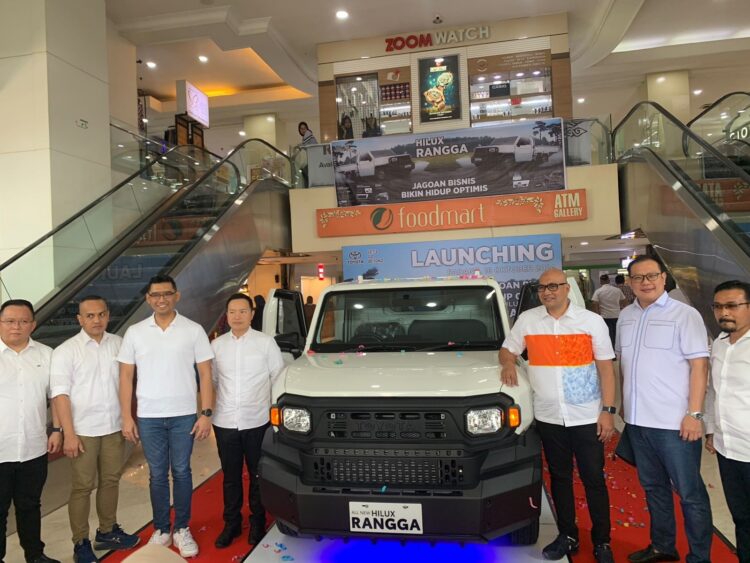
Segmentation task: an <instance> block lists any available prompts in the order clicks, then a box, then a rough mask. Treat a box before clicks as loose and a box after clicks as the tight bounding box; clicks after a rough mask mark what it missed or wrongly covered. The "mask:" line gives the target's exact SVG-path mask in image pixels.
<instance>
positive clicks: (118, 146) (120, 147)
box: [117, 145, 125, 149]
mask: <svg viewBox="0 0 750 563" xmlns="http://www.w3.org/2000/svg"><path fill="white" fill-rule="evenodd" d="M117 148H118V149H124V148H125V145H117Z"/></svg>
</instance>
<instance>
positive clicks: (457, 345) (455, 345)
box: [417, 340, 497, 352]
mask: <svg viewBox="0 0 750 563" xmlns="http://www.w3.org/2000/svg"><path fill="white" fill-rule="evenodd" d="M496 345H497V342H496V341H494V340H474V341H471V340H465V341H463V342H446V343H444V344H436V345H434V346H427V347H425V348H417V351H419V352H443V351H446V350H487V349H488V348H489V349H490V350H494V349H495V346H496Z"/></svg>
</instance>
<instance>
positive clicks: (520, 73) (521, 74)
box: [516, 72, 524, 78]
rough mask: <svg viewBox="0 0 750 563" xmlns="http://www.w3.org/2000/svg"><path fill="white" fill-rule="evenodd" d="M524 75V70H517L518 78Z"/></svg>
mask: <svg viewBox="0 0 750 563" xmlns="http://www.w3.org/2000/svg"><path fill="white" fill-rule="evenodd" d="M523 75H524V73H523V72H517V73H516V78H521V77H522V76H523Z"/></svg>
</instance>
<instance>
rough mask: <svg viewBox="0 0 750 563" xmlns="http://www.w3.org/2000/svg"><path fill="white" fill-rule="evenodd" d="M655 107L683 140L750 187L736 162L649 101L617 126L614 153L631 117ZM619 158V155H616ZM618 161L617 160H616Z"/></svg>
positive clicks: (638, 106)
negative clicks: (643, 109) (619, 135)
mask: <svg viewBox="0 0 750 563" xmlns="http://www.w3.org/2000/svg"><path fill="white" fill-rule="evenodd" d="M649 106H650V107H653V108H655V109H656V110H657V111H658V112H659V113H661V114H662V115H663V116H664V117H665V118H666V119H667V120H668V121H670V122H672V124H673V125H675V126H676V127H677V129H679V130H682V133H683V139H689V140H690V141H693V142H694V143H695V144H697V145H698V146H699V147H701V149H703V151H704V152H703V156H704V157H705V156H710V157H711V158H714V159H716V160H717V161H718V162H719V163H720V164H722V165H723V166H726V167H727V168H728V169H729V170H731V171H732V173H733V174H735V175H736V177H737V178H739V179H740V180H742V181H743V182H745V183H747V184H748V185H750V174H748V173H747V172H745V171H744V170H743V169H742V168H740V167H739V166H737V165H736V164H735V163H734V162H732V161H731V160H729V159H728V158H727V157H725V156H724V155H723V154H721V153H720V152H718V151H717V150H716V149H715V148H714V147H712V146H711V145H710V144H709V143H707V142H706V141H704V140H703V139H701V138H700V137H699V136H698V135H696V134H695V133H694V132H693V131H691V130H690V129H688V128H687V127H686V126H685V125H684V124H683V123H680V120H679V119H677V118H676V117H675V116H674V115H672V114H671V113H669V112H668V111H667V110H666V109H665V108H664V106H662V105H661V104H659V103H657V102H652V101H649V100H646V101H643V102H638V103H637V104H635V105H634V106H633V107H632V108H631V110H630V111H629V112H628V113H627V115H625V117H623V118H622V121H620V123H618V124H617V126H616V127H615V128H614V129H613V130H612V146H613V151H614V150H615V149H614V147H615V145H616V142H615V139H616V138H617V133H618V131H619V130H620V129H621V128H622V127H623V126H624V125H625V122H626V121H628V120H629V119H630V117H631V116H632V115H633V114H634V113H635V112H637V111H639V110H640V109H641V108H642V107H649ZM615 156H617V155H615ZM615 160H617V159H615Z"/></svg>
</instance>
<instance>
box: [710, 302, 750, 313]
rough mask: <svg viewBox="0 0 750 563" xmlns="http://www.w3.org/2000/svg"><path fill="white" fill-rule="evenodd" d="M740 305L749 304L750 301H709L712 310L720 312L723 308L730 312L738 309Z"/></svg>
mask: <svg viewBox="0 0 750 563" xmlns="http://www.w3.org/2000/svg"><path fill="white" fill-rule="evenodd" d="M740 305H750V303H748V302H747V301H745V302H743V303H711V308H712V309H713V310H714V311H719V312H721V311H723V310H727V311H729V312H730V313H732V312H734V311H736V310H737V309H739V308H740Z"/></svg>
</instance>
